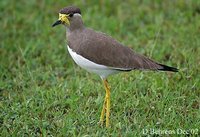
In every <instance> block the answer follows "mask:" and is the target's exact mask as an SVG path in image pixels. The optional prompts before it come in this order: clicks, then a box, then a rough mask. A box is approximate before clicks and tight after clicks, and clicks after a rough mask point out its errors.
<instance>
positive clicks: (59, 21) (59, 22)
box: [52, 20, 62, 27]
mask: <svg viewBox="0 0 200 137" xmlns="http://www.w3.org/2000/svg"><path fill="white" fill-rule="evenodd" d="M61 23H62V21H61V20H57V21H56V22H55V23H54V24H53V25H52V27H55V26H56V25H59V24H61Z"/></svg>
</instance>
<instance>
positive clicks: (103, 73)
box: [67, 46, 120, 79]
mask: <svg viewBox="0 0 200 137" xmlns="http://www.w3.org/2000/svg"><path fill="white" fill-rule="evenodd" d="M67 48H68V51H69V54H70V55H71V56H72V58H73V60H74V61H75V62H76V64H78V65H79V66H80V67H82V68H83V69H86V70H87V71H89V72H92V73H96V74H98V75H99V76H100V77H101V78H102V79H105V78H106V77H107V76H108V75H111V74H115V73H118V72H120V71H117V70H114V69H112V68H109V67H107V66H104V65H99V64H96V63H94V62H92V61H90V60H88V59H86V58H84V57H82V56H80V55H78V54H77V53H76V52H74V51H72V49H70V47H69V46H67Z"/></svg>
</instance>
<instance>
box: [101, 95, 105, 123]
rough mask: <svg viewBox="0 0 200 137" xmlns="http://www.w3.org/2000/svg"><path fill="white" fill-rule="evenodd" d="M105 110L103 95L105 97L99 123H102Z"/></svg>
mask: <svg viewBox="0 0 200 137" xmlns="http://www.w3.org/2000/svg"><path fill="white" fill-rule="evenodd" d="M105 111H106V96H105V99H104V103H103V108H102V110H101V117H100V124H101V125H103V122H104V114H105Z"/></svg>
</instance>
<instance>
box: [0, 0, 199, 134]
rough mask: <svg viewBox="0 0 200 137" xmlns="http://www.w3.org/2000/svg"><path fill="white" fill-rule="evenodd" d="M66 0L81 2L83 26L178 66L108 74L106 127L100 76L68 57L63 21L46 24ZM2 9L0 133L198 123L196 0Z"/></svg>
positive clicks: (42, 3) (16, 4)
mask: <svg viewBox="0 0 200 137" xmlns="http://www.w3.org/2000/svg"><path fill="white" fill-rule="evenodd" d="M69 5H75V6H77V7H79V8H80V9H81V11H82V17H83V20H84V24H85V26H87V27H90V28H93V29H95V30H97V31H102V32H104V33H107V34H109V35H111V36H112V37H114V38H115V39H117V40H118V41H120V42H121V43H123V44H124V45H126V46H128V47H131V48H132V49H134V50H135V51H136V52H139V53H141V54H143V55H146V56H148V57H150V58H153V59H155V60H157V61H159V62H161V63H164V64H167V65H169V66H174V67H177V68H179V69H180V72H179V73H177V74H172V73H155V72H140V71H136V72H131V73H125V74H120V75H117V76H114V77H111V78H110V79H109V80H110V83H111V85H112V91H113V95H112V96H111V97H112V110H111V111H112V115H111V122H112V128H111V129H110V130H105V129H104V128H99V127H98V126H97V122H98V120H99V119H98V118H99V115H100V111H101V105H102V101H103V98H104V89H103V87H102V83H101V81H100V79H99V78H98V77H97V76H95V75H92V74H89V73H87V72H85V71H84V70H82V69H80V68H79V67H78V66H76V65H75V64H74V63H73V61H72V59H71V58H70V56H69V54H68V52H67V49H66V37H65V33H66V30H65V28H64V27H63V26H57V27H55V28H52V27H51V25H52V24H53V23H54V22H55V21H56V20H57V19H58V12H59V10H60V9H61V8H63V7H66V6H69ZM0 11H1V12H0V20H1V21H0V26H1V32H0V133H1V134H2V136H7V135H11V134H12V135H14V136H21V135H22V136H26V135H34V136H39V135H43V136H46V135H49V136H66V135H68V136H83V135H93V136H106V135H113V136H115V135H117V136H120V135H122V136H125V135H130V136H131V135H141V134H142V129H144V128H147V129H148V128H157V129H160V128H161V129H176V128H182V129H191V128H192V129H197V128H199V127H200V121H199V119H200V117H199V116H200V112H199V106H200V101H199V99H200V79H199V71H200V67H199V65H200V56H199V53H200V39H199V38H200V1H197V0H173V1H169V0H152V1H149V0H134V1H132V0H126V1H120V0H98V1H97V0H93V1H86V0H79V1H73V0H65V1H64V0H59V1H47V0H29V1H27V0H20V1H16V0H9V1H8V0H1V1H0ZM78 114H80V115H78ZM195 131H197V130H195ZM198 132H199V130H198ZM1 134H0V135H1Z"/></svg>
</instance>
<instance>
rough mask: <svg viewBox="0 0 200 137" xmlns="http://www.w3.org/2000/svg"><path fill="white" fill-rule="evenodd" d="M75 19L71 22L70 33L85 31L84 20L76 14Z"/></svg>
mask: <svg viewBox="0 0 200 137" xmlns="http://www.w3.org/2000/svg"><path fill="white" fill-rule="evenodd" d="M73 18H74V19H73V20H72V21H71V23H70V26H69V27H68V30H69V31H76V30H82V29H84V24H83V20H82V17H81V15H80V14H74V17H73Z"/></svg>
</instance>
